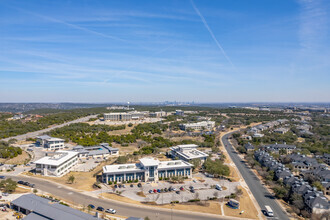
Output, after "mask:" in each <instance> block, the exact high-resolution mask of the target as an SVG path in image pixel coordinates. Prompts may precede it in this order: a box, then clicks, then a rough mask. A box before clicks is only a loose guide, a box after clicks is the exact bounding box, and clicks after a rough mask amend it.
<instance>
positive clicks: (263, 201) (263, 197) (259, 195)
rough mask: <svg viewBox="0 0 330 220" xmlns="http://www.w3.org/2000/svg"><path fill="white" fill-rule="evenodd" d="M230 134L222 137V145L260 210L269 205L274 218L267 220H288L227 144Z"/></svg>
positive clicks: (257, 179)
mask: <svg viewBox="0 0 330 220" xmlns="http://www.w3.org/2000/svg"><path fill="white" fill-rule="evenodd" d="M232 133H234V132H232ZM232 133H229V134H226V135H224V136H223V137H222V143H223V144H224V145H225V148H226V150H227V152H228V154H229V156H230V157H231V159H232V161H233V162H234V163H235V165H236V167H237V168H238V170H239V171H240V173H241V175H242V176H243V178H244V180H245V182H246V183H247V185H248V186H249V188H250V190H251V192H252V194H253V196H254V198H255V199H256V200H257V202H258V204H259V206H260V208H261V209H262V210H265V206H266V205H269V206H270V207H271V208H272V209H273V212H274V217H272V218H269V219H280V220H289V217H288V216H287V214H286V213H285V212H284V211H283V210H282V208H281V207H280V206H279V205H278V204H277V202H276V200H275V198H274V197H273V195H272V194H270V193H269V191H268V190H267V189H266V188H265V187H264V186H263V185H262V183H261V181H260V179H259V178H258V177H257V176H256V175H255V174H254V173H253V172H252V170H251V169H250V168H249V167H248V166H247V165H246V164H245V162H244V161H242V160H241V158H240V157H239V156H238V154H237V152H236V151H235V150H234V148H233V146H232V145H231V144H230V143H229V141H228V139H227V138H228V137H229V136H230V135H231V134H232Z"/></svg>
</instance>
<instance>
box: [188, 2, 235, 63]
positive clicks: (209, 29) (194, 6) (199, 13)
mask: <svg viewBox="0 0 330 220" xmlns="http://www.w3.org/2000/svg"><path fill="white" fill-rule="evenodd" d="M190 2H191V4H192V6H193V8H194V9H195V11H196V13H197V14H198V16H199V17H200V18H201V20H202V22H203V24H204V26H205V27H206V29H207V30H208V32H209V33H210V35H211V37H212V38H213V40H214V42H215V43H216V45H217V46H218V48H219V49H220V51H221V52H222V54H223V55H224V56H225V58H226V59H227V60H228V62H229V63H230V64H231V65H232V67H234V68H235V69H236V67H235V66H234V64H233V62H231V60H230V58H229V56H228V55H227V53H226V51H225V50H224V49H223V47H222V46H221V44H220V43H219V41H218V40H217V38H216V37H215V36H214V34H213V32H212V30H211V28H210V27H209V25H208V24H207V22H206V20H205V18H204V16H203V15H202V14H201V12H200V11H199V10H198V8H197V7H196V5H195V3H194V1H193V0H190Z"/></svg>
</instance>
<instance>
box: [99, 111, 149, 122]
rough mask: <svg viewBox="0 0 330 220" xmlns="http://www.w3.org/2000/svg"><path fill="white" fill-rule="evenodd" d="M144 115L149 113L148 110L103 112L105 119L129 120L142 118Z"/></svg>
mask: <svg viewBox="0 0 330 220" xmlns="http://www.w3.org/2000/svg"><path fill="white" fill-rule="evenodd" d="M146 115H149V112H138V111H132V112H113V113H104V120H105V121H130V120H139V119H143V118H144V117H145V116H146Z"/></svg>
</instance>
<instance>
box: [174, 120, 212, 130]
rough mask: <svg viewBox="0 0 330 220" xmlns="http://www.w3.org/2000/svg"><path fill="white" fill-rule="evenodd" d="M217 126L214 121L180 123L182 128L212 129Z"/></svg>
mask: <svg viewBox="0 0 330 220" xmlns="http://www.w3.org/2000/svg"><path fill="white" fill-rule="evenodd" d="M214 126H215V122H214V121H201V122H196V123H188V124H180V125H179V127H180V129H181V130H184V131H186V130H204V129H206V130H212V129H213V128H214Z"/></svg>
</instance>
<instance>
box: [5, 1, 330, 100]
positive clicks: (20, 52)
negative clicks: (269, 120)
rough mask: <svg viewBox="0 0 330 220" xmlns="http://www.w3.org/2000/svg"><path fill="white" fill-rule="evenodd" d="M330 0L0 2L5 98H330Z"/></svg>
mask: <svg viewBox="0 0 330 220" xmlns="http://www.w3.org/2000/svg"><path fill="white" fill-rule="evenodd" d="M329 13H330V1H328V0H292V1H290V0H266V1H265V0H249V1H246V0H218V1H215V0H194V1H190V0H177V1H171V0H166V1H157V0H149V1H145V0H139V1H127V0H121V1H105V0H104V1H101V0H91V1H89V0H84V1H83V0H82V1H61V0H57V1H53V0H51V1H50V0H39V1H36V0H29V1H25V0H21V1H16V0H0V82H1V86H0V102H120V101H131V102H153V101H165V100H170V101H174V100H176V101H195V102H263V101H269V102H304V101H306V102H329V101H330V30H329V26H330V23H329V21H330V14H329Z"/></svg>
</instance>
